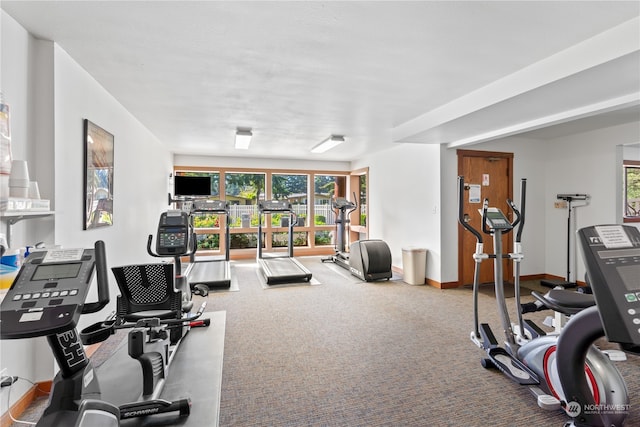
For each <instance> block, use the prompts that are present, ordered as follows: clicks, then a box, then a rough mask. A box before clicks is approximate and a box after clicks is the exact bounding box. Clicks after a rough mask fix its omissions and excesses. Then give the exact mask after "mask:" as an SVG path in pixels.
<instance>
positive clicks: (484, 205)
mask: <svg viewBox="0 0 640 427" xmlns="http://www.w3.org/2000/svg"><path fill="white" fill-rule="evenodd" d="M488 210H489V199H484V202H483V203H482V232H483V233H484V234H491V230H489V227H487V211H488Z"/></svg>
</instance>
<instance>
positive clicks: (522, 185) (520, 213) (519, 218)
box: [507, 178, 527, 243]
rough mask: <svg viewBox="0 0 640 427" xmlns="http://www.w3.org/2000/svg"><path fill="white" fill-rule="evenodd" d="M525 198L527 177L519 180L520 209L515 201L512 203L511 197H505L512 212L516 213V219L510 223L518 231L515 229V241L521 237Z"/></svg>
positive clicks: (518, 241)
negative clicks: (516, 229)
mask: <svg viewBox="0 0 640 427" xmlns="http://www.w3.org/2000/svg"><path fill="white" fill-rule="evenodd" d="M526 200H527V178H522V179H521V180H520V209H518V208H517V207H516V205H515V203H513V201H512V200H511V199H507V203H509V206H510V207H511V210H512V211H513V213H515V214H516V220H515V221H514V222H513V224H511V225H512V226H513V227H514V228H515V227H516V226H517V228H518V231H516V243H520V242H521V238H522V229H523V228H524V213H525V211H526V209H525V203H526Z"/></svg>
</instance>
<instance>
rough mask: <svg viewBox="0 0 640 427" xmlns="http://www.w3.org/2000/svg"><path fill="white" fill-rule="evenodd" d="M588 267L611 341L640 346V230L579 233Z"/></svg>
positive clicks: (588, 229) (592, 229)
mask: <svg viewBox="0 0 640 427" xmlns="http://www.w3.org/2000/svg"><path fill="white" fill-rule="evenodd" d="M578 236H579V240H580V244H581V247H582V254H583V256H584V261H585V267H586V269H587V274H588V277H589V280H590V284H591V287H592V288H593V293H594V296H595V299H596V303H597V305H598V310H599V312H600V317H601V319H602V323H603V324H604V330H605V333H606V335H607V338H608V339H609V341H612V342H617V343H620V344H622V345H623V347H626V348H628V349H630V350H631V349H633V348H634V347H636V348H635V349H633V350H632V351H637V350H638V346H640V231H639V230H638V229H637V228H636V227H632V226H627V225H600V226H592V227H586V228H583V229H581V230H578Z"/></svg>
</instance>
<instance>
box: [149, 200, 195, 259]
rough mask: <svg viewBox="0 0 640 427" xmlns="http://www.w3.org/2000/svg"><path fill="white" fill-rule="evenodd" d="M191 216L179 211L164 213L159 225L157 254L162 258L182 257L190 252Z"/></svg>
mask: <svg viewBox="0 0 640 427" xmlns="http://www.w3.org/2000/svg"><path fill="white" fill-rule="evenodd" d="M190 238H191V233H190V223H189V215H188V214H187V213H186V212H183V211H179V210H171V211H167V212H163V213H162V215H160V223H159V224H158V239H157V240H156V252H157V253H158V255H161V256H167V255H169V256H171V255H182V254H185V253H187V252H188V250H189V239H190Z"/></svg>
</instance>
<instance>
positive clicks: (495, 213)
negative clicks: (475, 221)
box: [479, 208, 513, 230]
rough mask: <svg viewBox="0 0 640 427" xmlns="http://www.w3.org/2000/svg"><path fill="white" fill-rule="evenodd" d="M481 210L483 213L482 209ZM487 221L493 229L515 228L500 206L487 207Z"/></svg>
mask: <svg viewBox="0 0 640 427" xmlns="http://www.w3.org/2000/svg"><path fill="white" fill-rule="evenodd" d="M479 211H480V214H481V215H482V209H480V210H479ZM485 221H486V223H487V226H488V227H489V229H491V230H511V229H512V228H513V226H512V225H511V223H510V222H509V220H508V219H507V217H506V216H504V214H503V213H502V211H501V210H500V209H498V208H487V213H486V217H485Z"/></svg>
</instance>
